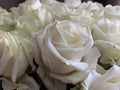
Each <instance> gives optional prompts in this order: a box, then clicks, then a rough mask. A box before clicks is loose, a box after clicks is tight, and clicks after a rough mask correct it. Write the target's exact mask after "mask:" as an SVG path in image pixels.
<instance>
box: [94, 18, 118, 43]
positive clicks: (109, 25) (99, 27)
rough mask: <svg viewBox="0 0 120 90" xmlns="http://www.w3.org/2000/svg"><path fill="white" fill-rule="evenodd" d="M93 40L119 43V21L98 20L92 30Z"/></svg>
mask: <svg viewBox="0 0 120 90" xmlns="http://www.w3.org/2000/svg"><path fill="white" fill-rule="evenodd" d="M92 35H93V38H94V40H105V41H111V42H113V43H116V44H119V43H120V21H119V20H111V19H106V18H103V19H100V20H99V21H98V22H97V23H96V24H95V25H93V28H92Z"/></svg>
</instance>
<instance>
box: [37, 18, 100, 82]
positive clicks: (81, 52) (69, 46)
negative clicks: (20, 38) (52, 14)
mask: <svg viewBox="0 0 120 90" xmlns="http://www.w3.org/2000/svg"><path fill="white" fill-rule="evenodd" d="M36 41H37V43H38V45H37V46H38V47H39V48H40V51H39V52H40V53H41V58H42V60H40V62H43V63H44V65H45V66H46V67H47V68H48V69H49V72H50V73H49V74H50V75H51V76H52V77H54V78H56V79H58V80H61V81H62V82H65V83H74V84H75V83H77V82H79V81H81V80H83V79H84V78H85V77H86V75H87V73H88V72H89V71H90V70H91V69H95V67H96V63H97V60H98V57H99V56H100V53H99V51H98V50H97V49H96V48H95V47H93V39H92V35H91V32H90V29H89V28H88V27H86V26H83V25H80V24H79V23H74V22H71V21H67V20H65V21H55V22H53V23H51V24H49V25H48V26H47V27H46V28H45V29H43V30H41V31H40V32H39V33H37V34H36ZM36 50H37V49H36ZM38 55H39V54H38ZM36 56H37V55H36ZM83 57H84V58H83ZM37 62H38V61H37ZM39 67H40V66H39Z"/></svg>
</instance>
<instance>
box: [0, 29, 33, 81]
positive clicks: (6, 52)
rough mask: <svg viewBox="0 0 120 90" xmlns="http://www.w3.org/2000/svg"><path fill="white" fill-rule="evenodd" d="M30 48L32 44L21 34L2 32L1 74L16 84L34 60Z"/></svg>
mask: <svg viewBox="0 0 120 90" xmlns="http://www.w3.org/2000/svg"><path fill="white" fill-rule="evenodd" d="M28 48H29V49H28ZM30 48H31V43H30V42H29V40H28V39H27V38H25V37H24V35H22V34H20V32H17V31H11V32H4V31H0V74H1V75H3V76H5V77H9V78H10V79H11V80H12V81H13V82H16V80H17V79H18V78H19V77H20V76H21V75H23V74H24V73H25V71H26V69H27V67H28V65H29V60H31V59H32V57H31V56H32V49H30Z"/></svg>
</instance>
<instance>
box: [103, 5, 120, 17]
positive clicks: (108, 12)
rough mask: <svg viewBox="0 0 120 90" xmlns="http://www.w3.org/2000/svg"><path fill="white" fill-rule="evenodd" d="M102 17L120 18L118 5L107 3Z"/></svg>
mask: <svg viewBox="0 0 120 90" xmlns="http://www.w3.org/2000/svg"><path fill="white" fill-rule="evenodd" d="M104 17H105V18H109V19H120V6H111V5H107V6H106V7H105V9H104Z"/></svg>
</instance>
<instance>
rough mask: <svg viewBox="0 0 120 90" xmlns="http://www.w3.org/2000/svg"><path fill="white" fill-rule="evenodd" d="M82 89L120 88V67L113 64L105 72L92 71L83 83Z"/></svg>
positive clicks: (106, 89) (116, 89) (112, 89)
mask: <svg viewBox="0 0 120 90" xmlns="http://www.w3.org/2000/svg"><path fill="white" fill-rule="evenodd" d="M82 86H83V88H82V90H119V89H120V67H118V66H113V67H112V68H110V69H109V70H108V71H107V72H106V73H105V74H103V75H100V74H99V73H97V72H95V71H92V72H91V73H90V74H89V75H88V77H87V78H86V79H85V80H84V82H83V83H82Z"/></svg>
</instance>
